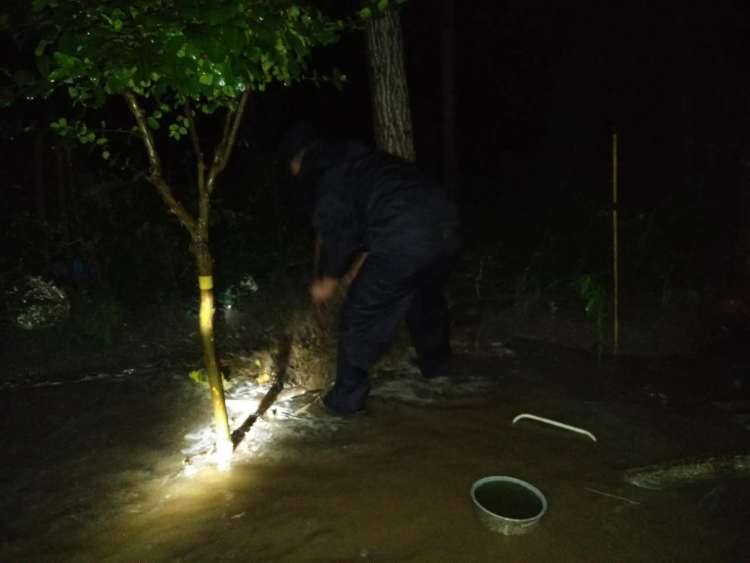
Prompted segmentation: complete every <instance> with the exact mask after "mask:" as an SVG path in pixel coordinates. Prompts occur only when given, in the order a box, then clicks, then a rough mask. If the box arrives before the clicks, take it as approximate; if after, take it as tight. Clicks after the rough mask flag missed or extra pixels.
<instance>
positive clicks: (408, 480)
mask: <svg viewBox="0 0 750 563" xmlns="http://www.w3.org/2000/svg"><path fill="white" fill-rule="evenodd" d="M634 369H637V367H634V366H633V365H630V366H628V368H627V370H626V371H629V370H634ZM459 371H462V372H463V373H462V374H461V377H463V378H469V379H470V378H473V377H477V378H483V380H484V381H485V382H486V383H487V384H486V385H484V386H483V387H481V390H479V391H475V392H465V393H456V394H452V393H450V392H448V393H442V394H439V395H437V396H435V397H433V398H431V399H430V400H426V401H414V400H406V399H404V400H402V399H399V398H398V397H397V396H388V395H387V394H386V395H384V396H375V397H374V398H373V399H372V400H371V402H370V405H369V410H368V413H367V414H365V415H363V416H358V417H355V418H353V419H351V420H347V421H346V422H344V423H341V424H334V425H321V426H320V427H319V428H317V427H315V426H314V425H313V426H312V427H310V429H308V430H305V428H301V429H300V430H299V431H298V432H291V433H287V434H284V435H283V436H282V437H280V438H278V439H276V440H272V441H271V442H270V443H268V444H266V446H265V450H264V451H265V453H264V454H263V455H260V454H259V455H257V457H253V456H252V455H249V456H244V457H243V458H242V459H241V460H239V461H238V462H236V463H235V464H234V465H233V466H232V468H231V470H230V471H229V472H226V473H221V472H219V471H217V470H215V469H213V468H210V467H209V468H206V469H203V470H202V471H200V472H198V473H197V474H196V475H194V476H193V477H191V478H187V477H185V476H184V475H183V474H182V473H181V470H182V462H183V458H184V455H183V454H181V453H180V450H181V448H182V447H183V446H184V442H185V438H184V436H185V434H186V433H188V432H191V431H192V430H194V429H195V426H196V422H197V421H209V420H210V412H209V408H210V405H209V400H208V396H207V394H206V393H204V390H203V389H202V388H200V387H197V386H195V385H194V384H192V383H191V382H190V381H189V380H187V378H186V377H177V375H176V374H170V373H169V372H168V370H167V371H166V372H165V373H150V374H148V375H141V376H139V375H138V372H137V370H136V372H135V375H133V376H132V377H127V378H122V379H119V380H108V379H105V380H101V381H92V382H88V383H78V384H65V385H59V386H52V387H40V388H17V389H11V390H6V391H5V392H4V395H3V397H2V399H0V413H2V414H0V417H1V418H0V420H1V421H2V427H1V428H0V429H1V430H2V444H0V445H1V446H2V452H3V464H2V468H1V469H0V480H1V483H2V491H3V494H2V499H1V500H0V510H2V515H3V516H2V523H0V533H1V534H2V535H1V536H0V540H1V541H2V543H0V561H3V562H6V561H7V562H34V561H81V562H87V561H92V562H93V561H96V562H138V561H154V562H161V561H183V562H193V561H195V562H205V561H248V562H307V561H310V562H334V561H342V562H344V561H348V562H356V561H363V562H364V561H372V562H376V561H381V562H401V561H403V562H422V561H424V562H443V561H444V562H494V561H507V562H524V563H528V562H582V561H586V562H589V561H590V562H628V563H630V562H641V561H642V562H659V561H664V562H674V561H686V562H688V561H689V562H712V563H713V562H737V563H740V562H746V561H750V544H749V543H748V540H747V531H748V530H749V529H750V527H748V524H749V523H750V519H749V518H748V510H747V503H744V502H737V501H736V499H737V498H738V495H740V496H741V495H745V496H744V497H741V498H745V499H750V495H749V494H748V493H749V492H750V491H748V488H747V485H746V483H742V482H738V483H708V484H704V485H702V486H701V487H689V488H685V489H674V490H668V491H652V490H644V489H638V488H635V487H633V486H631V485H628V484H627V483H625V482H624V481H623V479H622V471H623V470H624V469H626V468H628V467H632V466H638V465H643V464H647V463H654V462H659V461H662V460H669V459H674V458H678V457H681V456H684V455H689V454H696V453H707V454H708V453H710V454H717V453H718V454H720V453H722V452H725V451H737V449H739V448H741V447H742V446H743V445H744V446H747V432H746V431H741V430H740V429H735V428H734V427H732V426H731V425H730V424H729V423H728V422H726V421H725V420H723V419H718V418H717V419H713V418H711V417H706V416H700V417H697V416H688V415H686V414H685V413H675V412H672V411H668V410H665V409H663V408H661V407H660V406H659V405H656V404H651V403H649V402H639V401H637V400H634V399H633V396H632V393H630V391H632V389H630V388H629V387H628V386H627V385H622V384H621V382H622V378H623V376H624V374H623V373H620V372H612V371H611V370H608V369H606V368H603V367H602V364H601V363H597V362H596V361H595V359H593V358H589V357H587V356H581V355H569V356H568V355H565V354H562V355H560V356H557V357H552V356H550V355H547V354H545V353H544V352H539V353H533V354H531V353H530V354H528V355H525V356H524V355H520V357H517V358H515V359H513V360H508V359H503V360H481V361H467V362H466V363H465V364H464V366H463V368H459ZM393 377H394V378H396V379H397V378H398V377H399V376H398V375H395V376H393ZM401 377H404V378H408V377H413V376H412V375H408V374H406V375H402V376H401ZM376 387H377V386H376ZM521 412H533V413H536V414H539V415H543V416H548V417H550V418H557V419H560V420H564V421H566V422H569V423H572V424H576V425H579V426H581V427H584V428H586V429H588V430H590V431H592V432H593V433H594V434H596V436H597V439H598V442H597V443H593V442H592V441H590V440H588V439H586V438H585V437H581V436H577V435H573V434H570V433H566V432H564V431H559V430H555V429H551V428H548V427H543V426H540V425H536V424H532V423H519V424H518V425H516V426H514V425H512V424H511V420H512V418H513V417H514V416H515V415H517V414H519V413H521ZM275 424H280V425H283V424H285V422H284V421H283V420H281V421H278V422H276V423H275ZM246 440H250V441H252V440H253V431H252V430H251V432H250V433H249V434H248V436H247V437H246ZM487 475H510V476H513V477H517V478H520V479H523V480H525V481H528V482H530V483H532V484H534V485H535V486H537V487H538V488H539V489H541V490H542V491H543V493H544V494H545V496H546V498H547V500H548V503H549V508H548V512H547V514H546V515H545V516H544V518H543V519H542V521H541V522H540V524H539V525H538V527H537V528H536V529H535V530H534V531H533V532H532V533H530V534H528V535H525V536H517V537H505V536H500V535H496V534H493V533H492V532H490V531H488V530H486V529H485V528H484V527H483V526H482V525H481V524H480V523H479V521H478V518H477V516H476V514H474V509H473V506H472V503H471V499H470V488H471V485H472V483H474V482H475V481H476V480H477V479H478V478H481V477H483V476H487ZM717 491H719V492H717ZM721 491H725V493H724V494H723V495H722V494H721ZM707 499H709V500H710V502H709V501H708V500H707ZM717 499H718V500H717ZM732 499H733V500H732Z"/></svg>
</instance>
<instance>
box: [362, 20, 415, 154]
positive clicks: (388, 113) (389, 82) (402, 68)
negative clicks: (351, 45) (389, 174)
mask: <svg viewBox="0 0 750 563" xmlns="http://www.w3.org/2000/svg"><path fill="white" fill-rule="evenodd" d="M366 35H367V52H368V67H369V71H370V90H371V100H372V113H373V128H374V130H375V142H376V143H377V145H378V147H379V148H380V149H382V150H384V151H386V152H389V153H391V154H395V155H397V156H400V157H401V158H404V159H406V160H411V161H413V160H414V159H415V158H416V155H415V151H414V131H413V127H412V119H411V109H410V107H409V87H408V84H407V81H406V64H405V62H404V40H403V34H402V32H401V17H400V15H399V12H398V10H388V11H386V12H385V13H384V14H382V15H379V16H376V17H374V18H372V19H371V20H369V21H368V22H367V32H366Z"/></svg>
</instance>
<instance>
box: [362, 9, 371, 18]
mask: <svg viewBox="0 0 750 563" xmlns="http://www.w3.org/2000/svg"><path fill="white" fill-rule="evenodd" d="M359 17H360V18H362V19H363V20H369V19H370V18H371V17H372V10H371V9H370V8H362V9H361V10H360V11H359Z"/></svg>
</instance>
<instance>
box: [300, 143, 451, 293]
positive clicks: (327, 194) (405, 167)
mask: <svg viewBox="0 0 750 563" xmlns="http://www.w3.org/2000/svg"><path fill="white" fill-rule="evenodd" d="M302 173H303V175H306V176H310V175H314V176H315V177H316V178H317V184H318V186H317V194H316V203H315V209H314V212H313V227H314V228H315V230H316V231H317V232H318V234H319V235H320V237H321V239H322V241H323V256H322V260H321V272H320V274H321V275H324V276H330V277H335V278H340V277H342V276H343V275H344V274H345V273H346V271H347V270H348V268H349V266H350V264H351V261H352V259H353V257H354V255H355V254H356V253H357V252H358V251H367V252H369V253H370V254H374V255H383V256H390V255H400V256H415V257H417V256H420V255H423V254H425V253H429V252H433V251H435V250H436V249H437V248H438V246H440V245H441V244H442V241H443V240H444V239H445V233H446V231H449V230H456V229H457V228H458V224H459V220H458V214H457V212H456V208H455V205H454V204H453V203H452V202H451V201H450V200H449V198H448V197H447V196H446V194H445V192H444V191H443V190H442V189H440V187H439V186H437V185H436V184H435V183H433V182H431V181H430V180H428V179H427V178H426V177H425V176H424V175H422V174H421V173H420V172H419V171H418V169H417V168H416V166H415V165H414V164H412V163H409V162H406V161H404V160H402V159H400V158H397V157H394V156H392V155H389V154H386V153H383V152H380V151H373V150H371V149H369V148H368V147H367V146H366V145H364V144H361V143H358V142H350V143H345V144H340V145H328V144H324V143H319V144H317V145H315V146H313V147H311V148H310V149H308V151H307V153H306V154H305V158H304V160H303V168H302Z"/></svg>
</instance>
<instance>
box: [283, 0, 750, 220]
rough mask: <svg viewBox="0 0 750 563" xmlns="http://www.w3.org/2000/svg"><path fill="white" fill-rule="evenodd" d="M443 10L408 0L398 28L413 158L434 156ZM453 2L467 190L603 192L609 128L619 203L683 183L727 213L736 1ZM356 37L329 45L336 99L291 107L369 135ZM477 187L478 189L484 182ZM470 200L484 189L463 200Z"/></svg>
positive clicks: (738, 77)
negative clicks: (338, 73) (615, 141)
mask: <svg viewBox="0 0 750 563" xmlns="http://www.w3.org/2000/svg"><path fill="white" fill-rule="evenodd" d="M441 4H442V2H437V1H436V2H427V1H425V0H411V1H410V2H409V3H408V5H407V7H406V8H405V11H404V17H403V26H404V33H405V41H406V48H407V57H408V74H409V76H408V78H409V82H410V89H411V98H412V108H413V112H414V120H415V126H416V141H417V152H418V160H419V162H420V164H421V165H422V166H423V167H424V168H426V169H428V170H431V171H432V172H434V173H439V172H440V162H441V150H442V149H441V147H442V141H441V138H440V135H441V121H442V116H441V97H440V96H441V92H440V71H441V60H440V30H441V20H440V18H441V14H440V12H441V9H440V6H441ZM702 4H703V5H700V4H698V3H693V4H690V3H686V4H685V5H680V4H677V3H672V2H670V3H661V5H660V4H659V3H651V2H649V3H646V2H642V3H634V2H628V3H624V2H623V3H594V2H578V3H572V4H571V3H565V4H563V3H559V2H553V1H550V0H547V1H542V0H531V1H524V0H508V1H498V2H471V3H469V2H456V4H455V6H456V16H455V22H456V33H457V51H456V57H457V68H456V73H457V80H458V82H457V84H458V87H457V90H458V92H457V96H458V106H457V113H458V127H459V131H458V139H459V157H460V168H461V174H462V187H464V188H466V189H465V193H467V194H468V193H469V192H471V189H468V186H470V185H473V184H477V183H482V182H478V181H477V178H485V179H491V180H492V181H493V182H494V185H495V187H496V189H497V190H499V191H501V192H502V191H505V192H510V191H512V190H516V189H519V187H524V186H519V184H523V183H525V184H534V185H536V187H537V189H542V187H541V185H542V184H543V185H544V188H543V189H545V190H555V189H557V188H560V187H562V186H561V184H566V185H567V187H568V188H569V187H570V185H571V184H574V185H575V186H576V188H578V189H581V190H588V189H591V190H598V189H603V190H604V191H605V192H606V191H607V190H608V182H609V170H608V167H609V150H610V149H609V146H610V134H611V132H612V130H613V129H616V130H617V131H618V133H619V135H620V142H621V146H622V149H621V150H622V152H621V163H622V166H621V168H622V173H621V178H622V184H623V191H624V194H625V196H624V200H628V197H627V196H628V195H629V196H630V200H631V202H632V203H633V204H634V205H635V204H637V205H649V202H655V201H658V200H661V199H663V198H664V197H667V196H669V195H670V194H671V193H672V192H673V191H674V190H679V189H682V187H683V186H684V184H685V182H684V179H685V177H686V176H688V175H689V176H690V177H692V178H693V181H692V184H694V185H699V186H702V187H703V188H704V189H710V190H713V191H714V192H715V195H716V196H717V199H720V200H722V201H729V202H731V203H730V207H733V206H734V203H735V202H734V198H735V194H736V186H737V182H738V173H739V167H738V164H737V163H738V158H739V150H740V147H741V142H742V141H743V138H744V134H745V128H746V126H745V124H746V122H747V121H748V119H747V116H746V114H747V111H748V109H749V108H750V103H748V102H749V101H750V88H749V87H748V85H749V84H750V80H748V78H749V77H750V64H749V63H748V59H749V58H750V57H748V55H749V54H750V46H749V45H748V43H749V42H748V40H747V36H748V35H749V34H748V33H747V31H748V25H747V22H748V19H747V12H748V9H747V8H746V7H745V3H744V2H739V1H733V2H718V3H713V4H709V3H702ZM362 45H363V44H362V39H361V37H351V38H348V39H346V40H345V41H344V42H343V43H342V44H341V45H339V46H338V47H337V48H335V49H333V50H332V51H331V54H332V56H333V58H336V59H337V60H338V64H339V65H340V66H341V67H342V68H343V69H344V70H345V71H346V72H347V74H348V75H349V76H350V79H351V82H350V84H349V86H348V87H347V88H346V89H345V90H344V91H343V92H341V93H333V92H331V90H330V89H325V88H324V89H323V90H322V91H318V92H310V91H307V89H304V88H303V89H302V90H300V91H298V92H297V93H296V94H295V96H300V98H296V99H301V100H304V101H303V102H301V103H300V107H297V108H296V110H297V111H298V112H300V113H304V112H308V113H313V114H318V116H319V117H320V118H321V119H320V120H321V121H322V122H324V123H328V124H329V125H330V126H331V128H332V129H334V130H336V129H337V130H339V131H342V132H343V133H345V134H348V135H359V136H365V137H367V136H368V134H369V127H370V125H369V119H370V116H369V101H368V99H367V73H366V67H365V58H364V56H365V55H364V49H363V47H362ZM484 183H486V182H484ZM466 197H470V198H473V199H476V198H481V197H482V194H481V192H479V193H474V194H473V195H468V196H466Z"/></svg>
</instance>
